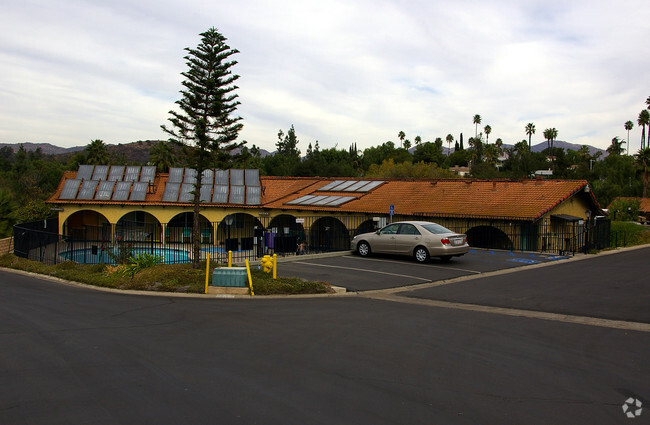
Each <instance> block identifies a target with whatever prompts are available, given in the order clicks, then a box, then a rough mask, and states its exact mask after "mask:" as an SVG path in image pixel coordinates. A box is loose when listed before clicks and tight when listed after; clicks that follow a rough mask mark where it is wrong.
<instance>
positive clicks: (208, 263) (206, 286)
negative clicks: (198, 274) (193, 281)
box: [204, 252, 210, 294]
mask: <svg viewBox="0 0 650 425" xmlns="http://www.w3.org/2000/svg"><path fill="white" fill-rule="evenodd" d="M206 255H207V257H206V259H205V292H204V294H207V293H208V277H209V276H210V253H209V252H208V253H207V254H206Z"/></svg>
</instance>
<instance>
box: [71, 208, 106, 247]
mask: <svg viewBox="0 0 650 425" xmlns="http://www.w3.org/2000/svg"><path fill="white" fill-rule="evenodd" d="M63 234H64V235H67V236H70V237H72V238H73V239H84V240H87V241H109V240H111V236H112V235H111V224H110V223H109V222H108V219H107V218H106V217H104V215H103V214H100V213H98V212H97V211H91V210H81V211H77V212H75V213H74V214H72V215H70V217H68V218H67V220H66V221H65V223H63Z"/></svg>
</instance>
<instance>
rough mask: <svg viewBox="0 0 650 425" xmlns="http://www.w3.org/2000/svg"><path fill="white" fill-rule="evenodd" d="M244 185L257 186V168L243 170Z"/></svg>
mask: <svg viewBox="0 0 650 425" xmlns="http://www.w3.org/2000/svg"><path fill="white" fill-rule="evenodd" d="M244 173H245V177H246V186H259V185H260V170H258V169H257V168H253V169H249V170H245V171H244Z"/></svg>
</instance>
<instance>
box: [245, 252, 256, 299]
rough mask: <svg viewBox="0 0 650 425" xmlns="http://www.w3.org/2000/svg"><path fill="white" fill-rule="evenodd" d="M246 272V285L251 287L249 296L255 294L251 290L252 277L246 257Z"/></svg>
mask: <svg viewBox="0 0 650 425" xmlns="http://www.w3.org/2000/svg"><path fill="white" fill-rule="evenodd" d="M246 273H248V287H249V288H251V297H252V296H254V295H255V292H253V278H252V277H251V268H250V266H249V265H248V258H247V259H246Z"/></svg>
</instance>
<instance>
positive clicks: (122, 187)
mask: <svg viewBox="0 0 650 425" xmlns="http://www.w3.org/2000/svg"><path fill="white" fill-rule="evenodd" d="M130 190H131V182H115V191H114V192H113V201H126V200H127V199H129V191H130Z"/></svg>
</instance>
